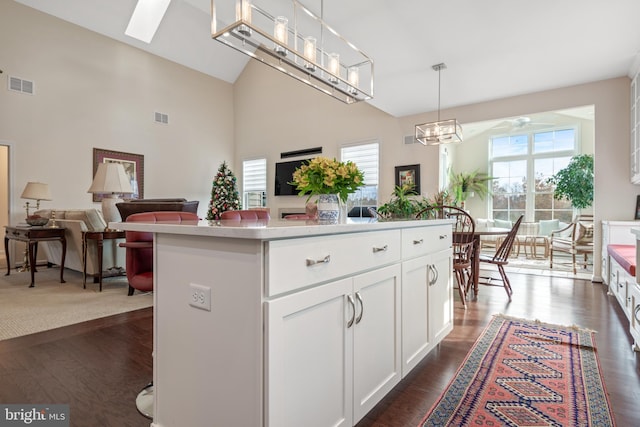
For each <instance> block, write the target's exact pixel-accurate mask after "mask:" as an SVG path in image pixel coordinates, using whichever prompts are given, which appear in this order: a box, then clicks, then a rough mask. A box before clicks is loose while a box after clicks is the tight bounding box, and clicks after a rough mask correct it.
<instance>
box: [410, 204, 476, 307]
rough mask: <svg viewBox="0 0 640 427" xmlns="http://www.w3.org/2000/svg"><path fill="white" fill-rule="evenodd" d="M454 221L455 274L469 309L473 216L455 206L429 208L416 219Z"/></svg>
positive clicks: (464, 304)
mask: <svg viewBox="0 0 640 427" xmlns="http://www.w3.org/2000/svg"><path fill="white" fill-rule="evenodd" d="M420 218H432V219H433V218H437V219H453V220H454V223H453V236H452V237H453V238H452V249H453V272H454V274H455V276H456V281H457V282H458V293H459V294H460V300H461V301H462V306H463V307H464V308H465V309H466V308H467V302H466V301H467V298H466V290H467V288H468V287H469V283H470V281H471V278H472V257H473V234H474V232H475V222H474V221H473V218H472V217H471V215H469V214H468V213H467V212H466V211H464V210H463V209H460V208H458V207H455V206H446V205H439V206H438V205H437V206H428V207H426V208H424V209H423V210H421V211H420V212H418V214H416V219H420Z"/></svg>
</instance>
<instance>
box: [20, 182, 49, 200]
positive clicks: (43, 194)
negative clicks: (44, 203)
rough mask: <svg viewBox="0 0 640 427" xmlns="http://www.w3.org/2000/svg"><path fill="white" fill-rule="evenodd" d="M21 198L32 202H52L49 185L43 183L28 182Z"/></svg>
mask: <svg viewBox="0 0 640 427" xmlns="http://www.w3.org/2000/svg"><path fill="white" fill-rule="evenodd" d="M20 197H21V198H22V199H31V200H51V193H49V185H48V184H43V183H42V182H28V183H27V185H26V186H25V187H24V190H23V191H22V195H21V196H20Z"/></svg>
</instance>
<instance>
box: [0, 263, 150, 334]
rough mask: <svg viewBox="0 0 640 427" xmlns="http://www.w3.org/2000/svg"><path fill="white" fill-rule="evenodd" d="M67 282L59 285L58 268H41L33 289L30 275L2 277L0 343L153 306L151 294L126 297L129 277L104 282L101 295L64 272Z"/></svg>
mask: <svg viewBox="0 0 640 427" xmlns="http://www.w3.org/2000/svg"><path fill="white" fill-rule="evenodd" d="M5 272H6V270H5ZM64 279H65V281H66V282H67V283H60V281H59V280H60V270H59V269H58V268H57V267H54V268H46V267H38V272H37V273H36V280H35V282H36V286H35V287H34V288H29V283H30V281H31V279H30V276H29V273H28V272H25V273H19V272H16V270H12V271H11V275H10V276H5V275H4V273H3V274H2V275H0V340H4V339H7V338H14V337H18V336H22V335H27V334H32V333H34V332H40V331H45V330H49V329H54V328H59V327H61V326H67V325H72V324H74V323H80V322H84V321H87V320H92V319H97V318H100V317H105V316H110V315H113V314H118V313H124V312H127V311H132V310H137V309H140V308H145V307H151V306H152V305H153V295H152V294H151V293H147V294H142V293H139V292H137V291H136V293H135V294H134V295H133V296H130V297H129V296H127V289H128V285H127V279H126V277H122V276H121V277H113V278H107V279H104V280H103V283H102V292H99V291H98V284H97V283H95V284H94V283H93V280H92V279H88V280H87V289H82V274H81V273H78V272H77V271H73V270H68V269H67V270H65V272H64Z"/></svg>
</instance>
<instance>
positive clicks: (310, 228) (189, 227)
mask: <svg viewBox="0 0 640 427" xmlns="http://www.w3.org/2000/svg"><path fill="white" fill-rule="evenodd" d="M451 223H453V220H448V219H433V220H405V221H377V220H375V219H370V218H363V219H356V218H354V219H352V218H349V219H348V220H347V222H346V223H340V224H320V223H318V222H317V221H313V220H306V221H305V220H277V219H271V220H270V221H268V222H267V221H206V220H201V221H199V222H198V223H197V224H195V223H187V222H183V223H181V224H176V223H161V222H158V223H151V222H116V223H109V227H111V228H116V229H119V230H125V231H143V232H153V233H167V234H182V235H192V236H209V237H225V238H235V239H257V240H277V239H290V238H296V237H309V236H322V235H332V234H342V233H358V232H367V231H378V230H397V229H403V228H414V227H424V226H425V225H434V226H435V225H441V224H451Z"/></svg>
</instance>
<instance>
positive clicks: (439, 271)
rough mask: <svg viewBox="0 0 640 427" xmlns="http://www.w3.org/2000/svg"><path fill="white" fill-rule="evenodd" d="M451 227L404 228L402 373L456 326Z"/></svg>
mask: <svg viewBox="0 0 640 427" xmlns="http://www.w3.org/2000/svg"><path fill="white" fill-rule="evenodd" d="M451 233H452V229H451V226H438V227H429V228H424V229H408V230H402V255H403V257H402V259H403V262H402V376H403V377H404V376H406V375H407V374H408V373H409V371H411V369H413V368H414V367H415V366H416V365H417V364H418V362H420V361H421V360H422V358H423V357H424V356H426V355H427V353H429V352H430V351H431V350H432V349H433V347H435V346H436V345H437V343H438V342H440V341H441V340H442V338H444V337H445V336H446V335H447V334H448V333H449V332H451V330H452V329H453V284H452V275H451V271H452V270H453V265H452V263H453V260H452V250H451Z"/></svg>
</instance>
